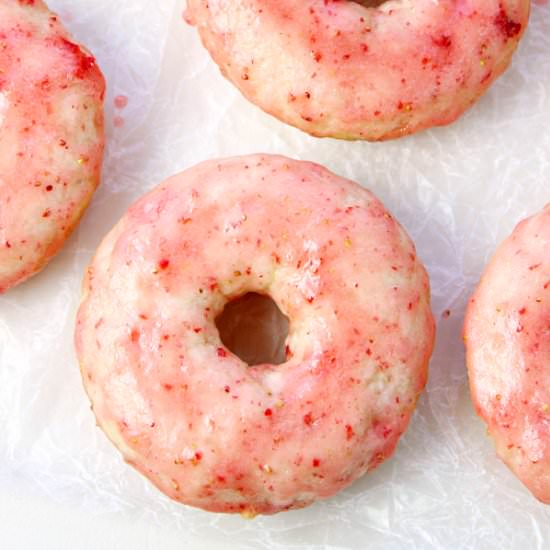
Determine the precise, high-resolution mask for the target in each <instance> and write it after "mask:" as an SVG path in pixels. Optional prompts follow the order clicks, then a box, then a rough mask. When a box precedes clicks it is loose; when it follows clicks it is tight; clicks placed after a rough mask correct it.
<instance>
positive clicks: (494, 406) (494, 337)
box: [464, 204, 550, 504]
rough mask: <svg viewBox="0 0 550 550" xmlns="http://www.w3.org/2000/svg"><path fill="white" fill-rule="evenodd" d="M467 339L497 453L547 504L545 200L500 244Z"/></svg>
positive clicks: (549, 246) (476, 299)
mask: <svg viewBox="0 0 550 550" xmlns="http://www.w3.org/2000/svg"><path fill="white" fill-rule="evenodd" d="M464 338H465V342H466V358H467V365H468V373H469V378H470V388H471V394H472V399H473V402H474V405H475V408H476V411H477V413H478V415H479V416H480V417H481V418H482V419H483V420H484V421H485V423H486V424H487V427H488V432H489V433H490V435H491V436H492V439H493V441H494V443H495V446H496V450H497V454H498V456H499V457H500V458H501V459H502V461H503V462H504V463H505V464H506V465H507V466H508V467H509V468H510V469H511V470H512V472H513V473H514V474H515V475H516V476H517V477H518V478H519V479H520V480H521V481H522V482H523V483H524V485H525V486H526V487H527V488H528V489H529V490H530V491H531V492H532V493H533V495H534V496H535V497H536V498H538V499H539V500H541V501H542V502H545V503H547V504H550V372H549V369H548V367H549V366H550V204H549V205H548V206H546V208H545V209H544V210H543V211H542V212H540V213H538V214H537V215H535V216H532V217H531V218H528V219H527V220H524V221H522V222H521V223H520V224H519V225H518V226H517V227H516V228H515V229H514V231H513V233H512V234H511V236H509V237H508V238H507V239H506V240H505V241H504V242H503V243H502V244H501V245H500V247H499V248H498V249H497V251H496V253H495V255H494V256H493V258H492V260H491V261H490V263H489V265H488V266H487V268H486V269H485V272H484V273H483V276H482V278H481V282H480V283H479V286H478V287H477V289H476V291H475V293H474V294H473V296H472V298H471V300H470V303H469V305H468V309H467V314H466V320H465V325H464Z"/></svg>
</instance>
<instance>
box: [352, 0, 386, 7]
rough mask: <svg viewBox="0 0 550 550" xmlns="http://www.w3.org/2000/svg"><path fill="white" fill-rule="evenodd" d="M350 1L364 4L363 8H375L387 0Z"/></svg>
mask: <svg viewBox="0 0 550 550" xmlns="http://www.w3.org/2000/svg"><path fill="white" fill-rule="evenodd" d="M351 2H354V3H355V4H360V5H361V6H365V8H377V7H378V6H381V5H382V4H383V3H384V2H387V0H351Z"/></svg>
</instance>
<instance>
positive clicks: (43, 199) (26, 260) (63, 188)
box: [0, 0, 105, 294]
mask: <svg viewBox="0 0 550 550" xmlns="http://www.w3.org/2000/svg"><path fill="white" fill-rule="evenodd" d="M104 92H105V83H104V80H103V76H102V74H101V72H100V70H99V68H98V66H97V64H96V62H95V59H94V58H93V57H92V55H91V54H90V53H89V52H88V51H86V50H84V49H83V48H82V47H81V46H79V45H77V44H76V43H75V42H74V41H73V39H72V38H71V37H70V36H69V35H68V33H67V32H66V31H65V29H64V28H63V27H62V25H61V23H60V22H59V19H58V18H57V16H55V15H54V14H53V13H51V12H50V11H49V10H48V8H47V7H46V5H45V4H44V3H43V2H41V1H40V0H2V1H0V294H1V293H2V292H5V291H6V290H8V289H9V288H11V287H13V286H15V285H16V284H19V283H21V282H23V281H24V280H25V279H27V278H28V277H30V276H31V275H33V274H35V273H36V272H37V271H39V270H40V269H42V267H44V265H45V264H46V263H47V262H48V261H49V260H50V259H51V258H52V256H53V255H54V254H56V253H57V252H58V251H59V249H60V248H61V246H62V245H63V243H64V242H65V241H66V239H67V238H68V236H69V235H70V233H71V232H72V230H73V229H74V227H75V226H76V224H77V223H78V220H79V219H80V217H81V215H82V213H83V212H84V210H85V208H86V206H87V205H88V203H89V201H90V199H91V197H92V194H93V192H94V190H95V189H96V187H97V185H98V183H99V177H100V169H101V161H102V156H103V96H104Z"/></svg>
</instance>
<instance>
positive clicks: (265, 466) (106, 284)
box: [76, 155, 434, 516]
mask: <svg viewBox="0 0 550 550" xmlns="http://www.w3.org/2000/svg"><path fill="white" fill-rule="evenodd" d="M248 293H257V294H260V295H264V296H269V297H271V298H272V299H273V301H274V302H275V303H276V304H277V305H278V307H279V308H280V310H281V311H282V312H283V313H284V314H285V315H286V316H287V318H288V320H289V325H290V328H289V334H288V338H287V339H286V342H285V344H286V346H285V354H284V355H285V357H284V359H283V363H282V364H279V365H274V364H259V365H255V366H249V365H248V364H247V363H245V362H244V361H242V360H241V359H239V357H237V356H236V355H234V354H233V353H232V352H231V350H230V349H228V348H227V347H226V346H224V344H223V343H222V340H221V338H220V334H219V332H218V329H217V326H216V319H217V318H218V316H219V315H220V314H221V313H222V311H223V310H224V308H225V306H226V305H228V304H229V303H233V302H234V301H235V300H236V299H238V298H239V297H242V296H244V295H248ZM433 340H434V323H433V319H432V314H431V310H430V305H429V282H428V276H427V274H426V271H425V269H424V267H423V266H422V264H421V263H420V261H419V260H418V258H417V256H416V253H415V249H414V246H413V243H412V242H411V240H410V238H409V237H408V236H407V235H406V233H405V232H404V230H403V229H402V228H401V226H400V225H399V224H398V223H397V222H396V221H395V219H394V218H393V217H392V216H391V215H390V214H389V213H388V212H387V211H386V210H385V208H384V206H383V205H382V204H381V203H380V201H378V200H377V199H376V198H375V197H374V196H373V195H372V194H371V193H370V192H369V191H367V190H366V189H364V188H362V187H360V186H359V185H357V184H356V183H353V182H351V181H348V180H344V179H342V178H339V177H337V176H335V175H334V174H332V173H330V172H328V171H327V170H326V169H324V168H322V167H321V166H318V165H316V164H311V163H308V162H298V161H293V160H290V159H287V158H284V157H278V156H267V155H258V156H249V157H241V158H232V159H227V160H214V161H210V162H205V163H202V164H200V165H198V166H196V167H194V168H192V169H190V170H187V171H186V172H184V173H182V174H180V175H178V176H175V177H173V178H171V179H169V180H168V181H167V182H165V183H164V184H162V185H161V186H160V187H158V188H157V189H155V190H154V191H152V192H151V193H149V194H148V195H146V196H145V197H143V198H142V199H141V200H139V201H138V202H137V203H136V204H135V205H134V206H133V207H132V208H130V210H129V211H128V213H127V214H126V215H125V216H124V217H123V218H122V220H121V221H120V222H119V223H118V225H117V226H116V227H115V228H114V229H113V230H112V231H111V233H110V234H109V235H108V236H107V238H106V239H105V240H104V242H103V243H102V245H101V246H100V248H99V250H98V252H97V254H96V256H95V259H94V261H93V263H92V265H91V267H90V268H89V269H88V273H87V276H86V279H85V282H84V287H83V298H82V305H81V307H80V311H79V313H78V321H77V327H76V349H77V353H78V358H79V361H80V365H81V371H82V376H83V380H84V384H85V387H86V390H87V392H88V395H89V397H90V399H91V401H92V405H93V410H94V412H95V415H96V417H97V421H98V423H99V425H100V426H101V427H102V428H103V430H104V431H105V433H106V434H107V436H108V437H109V438H110V439H111V440H112V442H113V443H114V444H115V445H116V446H117V447H118V448H119V450H120V451H121V452H122V453H123V455H124V458H125V459H126V460H127V461H128V462H129V463H130V464H132V465H133V466H135V467H136V468H137V469H138V470H139V471H140V472H141V473H142V474H144V475H145V476H147V477H148V478H149V479H150V480H151V481H152V482H153V483H154V484H155V485H156V486H157V487H158V488H159V489H160V490H161V491H163V492H164V493H166V494H167V495H168V496H170V497H171V498H173V499H175V500H177V501H180V502H182V503H185V504H188V505H191V506H196V507H200V508H203V509H205V510H210V511H215V512H240V513H242V514H244V515H246V516H253V515H255V514H272V513H275V512H279V511H282V510H288V509H291V508H300V507H303V506H307V505H308V504H310V503H312V502H313V501H315V500H316V499H319V498H324V497H329V496H331V495H334V494H335V493H336V492H337V491H339V490H340V489H342V488H343V487H346V486H347V485H349V484H350V483H351V482H353V481H354V480H355V479H357V478H358V477H359V476H361V475H363V474H364V473H365V472H367V471H369V470H372V469H373V468H375V467H376V466H377V465H378V464H380V463H381V462H382V461H384V460H385V459H386V458H388V457H389V456H390V455H391V454H392V453H393V451H394V449H395V446H396V444H397V441H398V439H399V437H400V436H401V434H402V433H403V432H404V431H405V429H406V427H407V425H408V422H409V419H410V416H411V414H412V412H413V410H414V408H415V403H416V400H417V398H418V396H419V394H420V393H421V391H422V389H423V388H424V385H425V383H426V377H427V365H428V361H429V358H430V355H431V352H432V346H433Z"/></svg>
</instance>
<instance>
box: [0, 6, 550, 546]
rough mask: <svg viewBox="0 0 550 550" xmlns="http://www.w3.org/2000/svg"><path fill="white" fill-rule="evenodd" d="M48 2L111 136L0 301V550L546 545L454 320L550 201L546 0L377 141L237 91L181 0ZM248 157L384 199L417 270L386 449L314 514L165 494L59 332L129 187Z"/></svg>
mask: <svg viewBox="0 0 550 550" xmlns="http://www.w3.org/2000/svg"><path fill="white" fill-rule="evenodd" d="M51 6H52V7H53V8H55V9H56V10H57V11H58V12H59V13H60V14H61V15H62V17H63V19H64V20H65V21H66V23H67V26H68V27H69V28H70V29H71V30H72V31H73V32H74V33H75V35H76V36H77V37H78V38H79V39H80V40H81V41H83V42H84V43H86V44H87V45H88V46H89V47H90V48H91V49H92V50H93V52H94V53H95V54H96V56H97V57H98V61H99V63H100V65H101V67H102V69H103V70H104V73H105V75H106V77H107V81H108V84H109V94H108V97H107V103H106V107H107V115H106V116H107V126H108V148H107V155H106V161H105V173H104V182H103V185H102V187H101V189H100V190H99V191H98V193H97V195H96V198H95V200H94V202H93V204H92V206H91V208H90V210H89V211H88V213H87V215H86V217H85V219H84V221H83V223H82V225H81V226H80V229H79V230H78V232H77V233H76V234H75V235H74V236H73V238H71V240H70V242H69V243H68V246H67V247H66V248H65V249H64V250H63V252H62V253H61V254H60V256H59V257H57V258H56V259H55V260H54V261H53V262H52V264H51V265H50V266H49V267H48V269H47V270H46V271H44V272H43V273H42V274H40V275H39V276H37V277H35V278H34V279H32V280H31V281H30V282H29V283H27V284H25V285H23V286H21V287H19V288H17V289H15V290H13V291H12V292H10V293H8V294H6V295H5V296H2V297H0V422H1V424H0V426H1V430H0V541H1V542H0V546H1V548H6V549H10V550H11V549H16V550H18V549H25V550H26V549H34V548H40V549H54V548H55V549H61V548H70V549H75V548H78V549H94V550H97V549H103V548H106V549H115V548H121V549H127V548H132V549H136V550H141V549H160V548H162V549H172V548H186V549H194V548H197V549H199V548H200V549H201V550H202V549H205V550H208V549H209V548H217V547H221V545H222V544H223V545H224V547H231V548H250V549H260V548H280V549H285V550H286V549H300V550H302V549H313V548H334V549H336V548H338V549H343V548H350V549H351V548H354V549H355V548H356V549H359V548H361V549H362V548H369V549H384V550H392V549H400V548H407V549H414V548H418V549H428V548H441V549H446V548H452V549H459V548H480V549H484V550H486V549H493V548H494V549H499V550H502V549H507V548H510V549H519V548H521V549H530V550H531V549H535V548H540V549H543V548H549V547H550V509H549V508H548V507H545V506H544V505H542V504H539V503H538V502H536V501H535V500H534V499H533V498H532V497H531V496H530V495H529V494H528V492H527V491H526V490H525V489H524V488H523V487H522V486H521V484H520V483H519V482H518V481H517V480H516V479H515V478H514V477H513V476H512V474H511V473H510V472H508V470H507V469H506V468H505V467H504V466H503V465H502V464H501V463H500V462H499V461H498V460H497V459H496V457H495V454H494V450H493V448H492V446H491V443H490V441H489V440H488V439H487V437H486V436H485V430H484V427H483V425H482V424H481V422H480V421H478V420H477V418H476V417H475V415H474V413H473V410H472V407H471V403H470V400H469V394H468V386H467V379H466V372H465V367H464V357H463V348H462V342H461V325H462V317H463V312H464V307H465V304H466V301H467V298H468V296H469V294H470V293H471V291H472V289H473V287H474V285H475V283H476V281H477V279H478V277H479V274H480V272H481V270H482V267H483V265H484V263H485V262H486V260H487V259H488V258H489V256H490V254H491V253H492V251H493V250H494V247H495V245H496V243H497V242H499V241H500V240H501V239H502V238H504V237H505V236H506V235H507V234H508V233H509V232H510V231H511V229H512V228H513V226H514V225H515V224H516V223H517V222H518V221H519V220H520V219H521V218H523V217H525V216H527V215H528V214H530V213H534V212H535V211H537V210H540V209H541V208H542V206H543V205H544V204H545V203H546V202H549V201H550V130H549V128H550V6H548V5H546V6H534V9H533V13H532V18H531V25H530V28H529V30H528V32H527V34H526V37H525V39H524V41H523V43H522V44H521V46H520V49H519V52H518V54H517V56H516V57H515V59H514V64H513V67H512V68H511V69H510V70H509V71H508V72H507V73H506V75H505V76H504V77H502V78H501V79H500V80H499V81H498V82H497V83H496V85H494V86H493V87H492V88H491V90H490V92H489V93H488V94H487V95H486V96H485V97H484V98H483V99H482V100H481V101H480V102H479V103H478V104H477V105H476V106H475V107H474V108H473V109H472V110H471V111H470V112H469V113H468V114H467V115H466V116H464V117H463V118H462V119H461V120H460V121H458V122H457V123H455V124H453V125H452V126H449V127H447V128H440V129H434V130H430V131H428V132H424V133H422V134H419V135H417V136H413V137H410V138H406V139H403V140H399V141H394V142H389V143H383V144H368V143H346V142H337V141H334V140H317V139H314V138H310V137H308V136H306V135H304V134H302V133H300V132H299V131H297V130H294V129H292V128H288V127H286V126H284V125H283V124H281V123H279V122H278V121H276V120H274V119H272V118H270V117H268V116H267V115H264V114H263V113H262V112H260V111H259V110H258V109H256V108H255V107H253V106H252V105H250V104H248V103H247V102H246V101H245V100H244V99H242V98H241V97H240V95H239V93H238V92H237V91H236V90H234V89H233V88H232V86H231V85H230V84H228V83H227V82H225V81H224V80H223V79H222V77H221V76H220V75H219V72H218V70H217V68H216V67H215V66H214V64H213V63H212V62H211V61H210V59H209V57H208V55H207V54H206V52H205V51H204V50H203V49H202V47H201V46H200V44H199V41H198V38H197V35H196V32H195V31H194V29H191V28H189V27H187V26H186V25H185V24H184V22H183V19H182V11H183V7H184V6H183V2H182V1H180V0H163V1H162V2H161V1H154V0H133V1H131V2H129V1H119V2H112V1H111V0H52V1H51ZM119 94H123V95H126V96H128V98H129V104H128V107H127V108H126V109H124V110H117V109H115V108H114V97H115V96H117V95H119ZM115 117H122V118H123V119H124V123H123V124H122V126H120V125H119V126H120V127H115V124H114V121H115ZM253 152H267V153H282V154H286V155H289V156H293V157H296V158H301V159H307V160H313V161H317V162H320V163H322V164H325V165H326V166H328V167H329V168H330V169H332V170H333V171H335V172H336V173H338V174H340V175H343V176H347V177H350V178H351V179H354V180H356V181H359V182H360V183H362V184H364V185H366V186H367V187H369V188H370V189H371V190H373V191H374V192H375V193H376V194H377V195H378V196H379V197H380V198H381V199H382V200H383V201H384V202H385V204H386V206H387V207H388V208H389V209H390V210H391V211H393V213H394V214H395V215H396V216H397V217H398V219H399V220H401V222H402V223H403V225H404V226H405V227H406V228H407V230H408V231H409V232H410V234H411V236H412V237H413V239H414V240H415V241H416V243H417V246H418V251H419V255H420V257H421V258H422V259H423V260H424V261H425V263H426V265H427V267H428V270H429V272H430V276H431V279H432V290H433V307H434V313H435V315H436V317H437V319H438V341H437V347H436V351H435V354H434V357H433V361H432V363H431V370H430V382H429V385H428V389H427V391H426V392H425V394H424V395H423V397H422V399H421V400H420V403H419V409H418V413H417V414H416V415H415V417H414V418H413V421H412V423H411V427H410V430H409V431H408V432H407V434H406V436H405V437H404V438H403V440H402V441H401V443H400V445H399V447H398V450H397V452H396V454H395V456H394V457H393V458H392V459H391V460H390V461H388V462H387V463H385V464H384V465H382V466H381V467H380V468H379V469H378V470H376V471H375V472H373V473H372V474H369V475H367V476H366V477H365V478H363V479H362V480H360V481H359V482H357V483H356V484H354V485H353V486H352V487H350V488H349V489H347V490H345V491H344V492H343V493H341V494H340V495H338V496H337V497H335V498H333V499H330V500H328V501H326V502H322V503H319V504H316V505H314V506H312V507H310V508H309V509H306V510H301V511H295V512H289V513H286V514H280V515H278V516H275V517H270V518H258V519H256V520H254V521H244V520H242V519H241V518H239V517H226V516H216V515H211V514H207V513H204V512H201V511H196V510H191V509H188V508H185V507H183V506H181V505H177V504H175V503H171V502H169V501H168V499H167V498H165V497H164V496H162V495H160V494H159V493H158V492H157V491H156V490H155V489H153V488H152V487H151V486H150V485H149V484H148V483H147V482H146V481H145V480H143V479H142V478H141V477H140V476H139V475H138V474H137V473H135V472H134V471H133V470H132V469H130V468H129V467H128V466H126V465H124V464H123V463H122V460H121V459H120V456H119V455H118V453H117V451H116V450H115V449H114V448H113V447H112V446H111V445H110V444H109V443H108V442H107V441H106V439H105V437H104V436H103V435H102V433H101V432H100V431H99V430H98V429H97V428H95V425H94V419H93V416H92V414H91V412H90V411H89V404H88V402H87V400H86V397H85V395H84V391H83V389H82V386H81V383H80V379H79V372H78V366H77V363H76V360H75V357H74V352H73V348H72V331H73V322H74V315H75V311H76V307H77V305H78V298H79V286H80V281H81V278H82V273H83V270H84V268H85V266H86V264H87V262H88V261H89V260H90V258H91V255H92V254H93V251H94V250H95V248H96V247H97V245H98V244H99V242H100V240H101V238H102V237H103V236H104V235H105V233H106V232H107V231H108V230H109V229H110V227H111V226H112V225H113V224H114V223H115V221H116V220H117V219H118V218H119V217H120V216H121V215H122V214H123V212H124V211H125V209H126V208H127V207H128V206H129V204H130V203H131V202H132V201H133V200H134V199H135V198H137V197H138V196H139V195H140V194H142V193H143V192H144V191H146V190H148V189H150V188H151V187H152V186H154V185H156V184H157V183H160V181H161V180H163V179H164V178H165V177H167V176H169V175H171V174H173V173H175V172H177V171H180V170H182V169H184V168H186V167H189V166H191V165H193V164H195V163H196V162H198V161H200V160H204V159H208V158H212V157H216V156H230V155H236V154H246V153H253ZM445 310H450V316H449V317H448V318H447V317H445V316H442V313H443V312H444V311H445Z"/></svg>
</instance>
